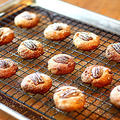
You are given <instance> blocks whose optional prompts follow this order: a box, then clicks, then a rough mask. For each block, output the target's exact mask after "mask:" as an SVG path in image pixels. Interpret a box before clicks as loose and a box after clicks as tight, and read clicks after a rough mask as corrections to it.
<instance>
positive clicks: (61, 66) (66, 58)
mask: <svg viewBox="0 0 120 120" xmlns="http://www.w3.org/2000/svg"><path fill="white" fill-rule="evenodd" d="M73 59H74V58H73V57H71V56H70V55H67V54H58V55H55V56H53V57H52V58H51V59H50V60H49V61H48V70H49V71H50V72H51V73H53V74H56V75H62V74H68V73H71V72H73V71H74V69H75V62H74V60H73Z"/></svg>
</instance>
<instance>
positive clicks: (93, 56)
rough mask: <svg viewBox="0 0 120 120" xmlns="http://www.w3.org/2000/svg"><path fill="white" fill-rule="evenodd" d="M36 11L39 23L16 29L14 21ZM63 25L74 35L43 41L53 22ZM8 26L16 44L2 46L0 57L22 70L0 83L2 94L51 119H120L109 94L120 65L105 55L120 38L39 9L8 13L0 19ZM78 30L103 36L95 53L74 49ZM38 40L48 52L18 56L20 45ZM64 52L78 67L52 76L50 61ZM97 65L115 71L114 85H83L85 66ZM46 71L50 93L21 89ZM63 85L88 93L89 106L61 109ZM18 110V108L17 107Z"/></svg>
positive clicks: (116, 81) (0, 25)
mask: <svg viewBox="0 0 120 120" xmlns="http://www.w3.org/2000/svg"><path fill="white" fill-rule="evenodd" d="M26 10H27V11H33V12H35V13H37V14H38V15H39V17H40V22H39V24H38V25H37V26H36V27H34V28H32V29H25V28H20V27H16V26H15V25H14V18H15V16H16V15H18V14H19V13H21V12H23V11H26ZM54 22H64V23H67V24H69V25H70V27H71V31H72V33H71V35H70V36H69V37H67V38H66V39H65V40H63V41H51V40H47V39H45V38H44V35H43V31H44V29H45V28H46V27H47V26H48V25H49V24H51V23H54ZM3 26H7V27H10V28H11V29H13V30H14V31H15V38H14V40H13V42H11V43H9V44H7V45H3V46H0V57H3V58H10V59H12V60H13V61H15V62H16V63H18V67H19V70H18V71H17V73H16V75H13V76H12V77H10V78H7V79H1V80H0V92H2V93H4V94H5V95H6V96H9V97H10V98H11V99H13V100H15V101H17V102H18V103H20V104H22V105H24V107H29V108H31V109H32V110H34V112H36V113H40V114H42V115H43V116H45V117H46V118H48V119H52V120H63V119H64V120H106V119H108V120H110V119H111V120H119V119H120V110H119V109H117V108H115V107H114V106H113V105H112V104H111V103H110V100H109V94H110V91H111V90H112V89H113V87H115V86H116V85H118V84H120V82H119V81H120V69H119V68H120V63H116V62H113V61H109V60H108V59H107V58H105V56H104V53H105V49H106V46H108V45H109V44H111V43H115V42H120V36H118V35H116V34H112V33H109V32H107V31H104V30H101V29H98V28H95V27H92V26H89V25H87V24H84V23H81V22H80V21H76V20H74V19H71V18H68V17H65V16H63V15H59V14H57V13H54V12H51V11H48V10H45V9H43V8H40V7H32V6H27V7H23V6H19V7H17V8H14V9H13V10H12V11H9V12H7V14H5V15H4V16H2V17H1V18H0V27H3ZM78 31H90V32H93V33H95V34H97V35H99V36H100V38H101V43H100V45H99V47H98V48H97V49H95V50H92V51H82V50H78V49H76V48H75V46H74V45H73V43H72V38H73V35H74V34H75V33H76V32H78ZM26 39H33V40H38V41H40V42H41V43H42V44H43V45H44V51H45V53H44V54H43V55H42V56H40V57H39V58H37V59H31V60H24V59H22V58H21V57H20V56H19V55H18V54H17V48H18V46H19V44H20V43H21V42H22V41H24V40H26ZM59 53H65V54H69V55H71V56H73V57H74V58H75V62H76V68H75V70H74V71H73V72H72V73H71V74H67V75H53V74H51V73H50V72H49V71H48V69H47V61H48V60H49V59H50V58H51V57H52V56H54V55H56V54H59ZM93 64H95V65H96V64H97V65H103V66H106V67H109V68H111V69H112V72H113V74H114V78H113V81H112V84H111V85H108V86H106V87H103V88H95V87H92V86H91V85H88V84H85V83H82V81H81V78H80V76H81V73H82V72H83V71H84V70H85V68H86V67H88V66H90V65H93ZM36 71H40V72H43V73H45V74H47V75H49V76H51V78H52V79H53V85H52V88H51V89H50V91H49V92H47V93H46V94H44V95H40V94H30V93H25V92H23V91H22V90H21V88H20V83H21V80H22V79H23V78H24V77H25V76H26V75H29V74H31V73H33V72H36ZM63 85H71V86H75V87H78V88H79V89H80V90H82V91H84V92H85V95H86V104H85V107H84V108H83V109H82V110H76V111H73V112H68V113H67V112H63V111H60V110H58V109H57V108H56V107H55V105H54V102H53V93H54V91H55V90H56V89H57V88H58V87H60V86H63ZM16 107H18V106H16Z"/></svg>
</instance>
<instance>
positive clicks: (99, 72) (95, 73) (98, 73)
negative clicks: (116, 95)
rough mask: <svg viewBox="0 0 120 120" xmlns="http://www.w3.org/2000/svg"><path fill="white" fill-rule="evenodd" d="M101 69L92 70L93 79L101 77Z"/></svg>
mask: <svg viewBox="0 0 120 120" xmlns="http://www.w3.org/2000/svg"><path fill="white" fill-rule="evenodd" d="M102 73H103V72H102V69H101V67H94V68H93V69H92V76H93V77H94V78H96V79H97V78H100V77H101V76H102Z"/></svg>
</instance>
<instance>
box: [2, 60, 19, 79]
mask: <svg viewBox="0 0 120 120" xmlns="http://www.w3.org/2000/svg"><path fill="white" fill-rule="evenodd" d="M17 69H18V67H17V64H16V63H15V62H13V61H12V60H10V59H3V58H0V78H8V77H11V76H12V75H14V74H15V73H16V71H17Z"/></svg>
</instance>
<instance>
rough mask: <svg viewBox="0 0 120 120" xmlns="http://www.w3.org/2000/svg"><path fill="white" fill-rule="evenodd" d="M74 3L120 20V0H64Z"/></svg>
mask: <svg viewBox="0 0 120 120" xmlns="http://www.w3.org/2000/svg"><path fill="white" fill-rule="evenodd" d="M63 1H65V2H68V3H71V4H73V5H76V6H79V7H81V8H85V9H88V10H91V11H94V12H96V13H100V14H102V15H105V16H108V17H111V18H114V19H117V20H120V7H119V5H120V0H63Z"/></svg>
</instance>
